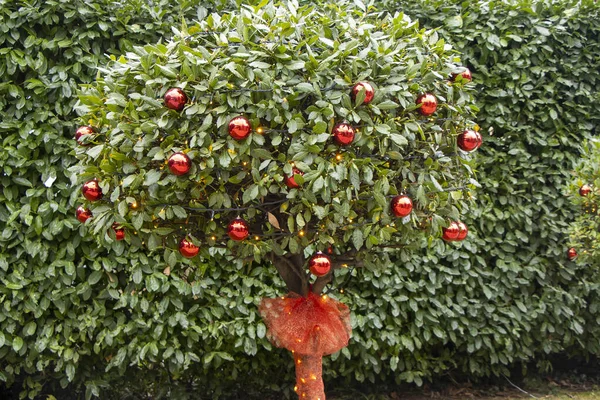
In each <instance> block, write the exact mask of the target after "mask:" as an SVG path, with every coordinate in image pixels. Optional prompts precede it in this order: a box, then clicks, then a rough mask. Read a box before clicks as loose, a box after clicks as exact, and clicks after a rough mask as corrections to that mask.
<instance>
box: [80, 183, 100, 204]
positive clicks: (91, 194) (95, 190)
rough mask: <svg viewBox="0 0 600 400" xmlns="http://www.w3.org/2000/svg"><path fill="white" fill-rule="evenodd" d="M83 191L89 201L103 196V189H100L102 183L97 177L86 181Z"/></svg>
mask: <svg viewBox="0 0 600 400" xmlns="http://www.w3.org/2000/svg"><path fill="white" fill-rule="evenodd" d="M81 193H83V197H85V198H86V199H88V200H89V201H96V200H100V199H101V198H102V189H100V185H99V184H98V181H97V180H96V179H93V180H91V181H87V182H86V183H84V184H83V187H82V188H81Z"/></svg>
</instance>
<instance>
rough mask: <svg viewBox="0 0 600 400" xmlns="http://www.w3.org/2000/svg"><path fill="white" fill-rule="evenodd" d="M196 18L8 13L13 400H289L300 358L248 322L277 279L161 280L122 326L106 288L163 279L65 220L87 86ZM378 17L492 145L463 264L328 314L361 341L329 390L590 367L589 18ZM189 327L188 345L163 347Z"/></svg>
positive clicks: (534, 9)
mask: <svg viewBox="0 0 600 400" xmlns="http://www.w3.org/2000/svg"><path fill="white" fill-rule="evenodd" d="M199 3H200V2H197V1H196V2H182V3H179V6H173V5H172V4H171V2H167V1H160V2H153V3H152V5H145V4H146V3H145V2H141V1H140V2H136V1H127V2H123V3H118V4H117V3H113V2H111V1H99V0H96V1H94V2H93V3H91V2H84V1H66V0H64V1H50V2H48V1H46V2H42V1H37V2H30V3H28V4H29V5H25V4H21V3H18V2H16V1H3V0H0V75H1V76H3V77H4V80H3V83H2V84H0V94H1V96H0V102H1V103H2V111H1V114H0V116H1V118H0V135H1V136H0V140H1V141H2V148H1V149H0V165H1V166H2V170H3V174H2V176H0V183H1V187H2V190H1V191H0V232H1V234H0V249H1V250H0V282H1V283H2V284H1V285H0V304H1V307H0V380H2V381H5V382H6V384H8V385H10V384H13V383H14V382H16V385H15V386H16V387H17V390H19V389H18V388H19V387H21V386H22V387H23V388H24V390H26V391H28V392H29V394H30V395H31V396H33V395H34V394H35V393H36V392H38V391H40V390H42V385H45V386H44V389H43V390H44V391H46V392H49V393H50V392H54V391H55V390H58V389H56V388H55V387H54V385H53V383H56V382H60V384H61V385H62V386H68V385H69V382H71V384H70V386H68V388H69V390H70V391H72V392H75V391H76V390H80V392H79V393H80V394H81V395H83V394H84V393H86V394H87V395H89V396H91V395H92V394H98V393H99V392H100V391H101V390H104V393H105V394H104V396H105V397H106V396H108V395H110V393H118V395H116V397H117V398H123V397H124V396H126V395H128V396H130V397H134V398H140V397H143V396H142V395H141V394H140V393H149V394H151V395H153V396H155V397H160V395H161V394H162V395H170V396H171V398H182V397H184V396H186V395H189V396H191V397H193V398H198V396H203V395H206V396H207V397H216V396H218V395H219V394H220V393H222V392H223V393H225V392H227V393H235V392H236V391H244V393H246V394H247V396H251V395H252V394H253V393H266V392H267V391H268V390H269V389H272V390H274V391H275V392H276V393H280V391H281V390H285V391H286V393H289V391H290V389H291V388H290V387H289V386H290V384H291V382H292V381H293V379H292V371H293V369H292V363H291V358H289V355H288V354H286V352H285V351H283V350H282V351H280V350H272V349H271V346H270V345H269V344H268V343H267V341H266V339H265V338H264V329H263V327H262V325H261V323H260V321H259V318H258V316H257V313H256V304H257V303H258V299H259V298H260V297H262V296H271V295H273V294H274V292H273V291H274V290H276V289H277V288H282V287H283V285H282V284H281V282H279V281H277V280H275V282H272V281H271V279H276V278H274V276H275V274H274V273H273V271H270V270H268V269H266V268H253V269H251V270H249V269H247V268H244V267H243V266H241V265H235V266H217V265H205V266H203V268H204V269H205V279H204V280H203V281H202V282H200V284H199V286H198V290H197V292H195V293H193V294H192V296H181V295H179V294H178V292H177V285H178V283H177V282H176V281H173V280H172V279H171V278H170V277H169V276H167V275H166V274H163V275H164V276H162V277H161V284H162V283H164V282H169V285H168V286H169V289H168V290H167V291H166V292H165V295H164V296H163V298H162V299H160V300H159V299H154V301H152V302H150V301H148V300H147V299H142V300H141V301H140V303H139V304H137V305H135V307H133V308H128V307H121V306H120V304H119V293H118V292H116V293H115V292H111V291H109V290H108V289H109V286H110V280H111V279H112V277H111V275H110V271H111V270H112V269H114V268H116V267H117V266H118V265H119V264H126V263H138V264H139V265H140V266H141V268H142V269H143V271H144V273H145V274H150V275H154V274H156V272H157V271H163V267H164V266H160V265H151V266H150V265H148V264H147V263H146V260H145V259H144V255H142V254H127V253H124V254H109V253H106V252H104V251H100V250H98V247H97V246H96V245H95V244H94V242H93V241H92V240H91V238H88V237H82V236H81V233H80V230H79V228H78V223H77V221H76V220H75V218H74V210H75V207H76V205H77V204H78V197H79V191H78V187H76V188H71V187H70V181H69V179H68V178H67V176H66V169H67V168H68V167H69V166H70V165H72V163H73V162H74V160H73V158H72V156H71V151H72V146H73V133H74V129H75V126H76V124H75V115H74V114H73V112H72V108H73V105H74V103H75V100H76V98H75V93H76V90H77V88H78V85H79V84H81V83H85V82H90V81H91V80H93V79H94V77H95V67H96V66H97V65H98V64H101V63H102V62H103V60H104V59H105V54H107V53H108V54H115V55H116V56H117V57H118V55H119V54H120V53H122V52H123V51H124V50H126V49H128V48H130V46H131V45H132V44H134V43H139V44H142V43H153V42H155V41H156V40H158V38H160V37H161V36H163V35H164V36H169V35H171V32H172V30H171V28H172V27H173V26H175V27H178V26H179V24H180V21H181V20H182V18H183V19H187V20H188V21H189V23H191V21H193V19H195V18H197V17H198V4H199ZM202 4H206V2H202ZM205 6H206V5H205ZM224 6H229V4H225V3H220V2H219V3H218V4H216V6H215V7H217V8H222V7H224ZM386 6H388V7H389V8H390V9H392V10H397V9H402V10H403V11H404V12H406V13H407V14H409V15H414V16H415V17H417V18H419V19H420V21H421V23H422V24H423V25H424V26H427V27H431V28H436V29H438V30H439V31H438V34H439V35H440V36H441V37H444V38H446V40H447V41H448V42H450V43H454V44H455V47H456V48H457V49H458V50H459V51H460V52H462V53H463V56H462V58H463V62H465V63H466V64H467V65H469V66H470V67H471V70H472V71H473V75H474V81H475V83H476V84H477V85H478V89H479V92H480V94H479V97H478V100H479V102H480V108H481V110H482V111H481V113H480V115H479V120H480V125H481V126H482V131H483V132H484V133H485V135H484V146H483V147H482V149H481V150H480V151H481V154H480V171H479V177H478V178H479V181H480V182H481V183H482V185H483V188H482V189H480V190H479V192H478V193H477V196H478V201H479V204H480V208H479V209H477V210H475V211H474V212H473V215H472V220H471V221H468V223H469V226H470V227H471V233H470V240H469V241H467V242H465V243H464V244H463V245H462V246H461V247H459V248H456V245H452V246H447V245H445V244H444V243H442V242H441V241H434V242H433V243H432V245H431V247H430V248H424V249H423V250H422V251H421V252H417V253H414V254H412V255H411V256H410V257H405V258H404V259H400V260H398V264H399V266H400V267H395V268H385V267H384V268H382V269H380V270H373V271H371V270H361V271H358V272H356V273H355V275H356V276H355V277H354V278H353V279H352V280H351V281H350V283H349V285H348V286H347V287H346V288H345V289H346V290H345V293H344V294H343V295H342V294H340V295H339V296H338V297H339V298H341V299H342V300H343V301H344V302H346V303H347V304H348V305H350V307H351V308H352V310H353V314H354V324H355V328H354V336H353V339H352V341H351V344H350V346H349V347H348V349H346V350H344V351H343V352H341V353H340V354H339V355H336V356H333V357H331V358H330V359H328V360H329V361H326V364H325V368H324V370H325V371H326V373H325V379H326V381H327V380H332V379H333V378H335V377H338V378H339V379H340V380H344V381H351V382H355V381H363V380H368V381H382V380H386V381H409V382H411V381H414V382H416V383H418V384H420V383H421V382H422V380H423V379H431V378H435V377H438V376H439V375H441V374H443V373H445V372H447V371H456V372H464V373H468V374H470V375H471V376H485V375H488V374H494V373H495V374H500V373H508V368H509V367H510V366H514V365H515V363H519V362H521V361H525V360H532V359H535V360H539V362H540V366H541V367H547V366H548V365H547V364H546V362H545V360H546V357H547V356H548V355H550V354H554V353H563V352H567V353H569V354H583V355H597V354H599V353H600V345H599V343H600V304H599V303H598V298H599V296H598V294H599V293H598V291H599V289H598V287H599V280H600V279H599V278H598V276H597V274H596V275H593V274H592V273H591V272H592V270H591V269H590V268H589V267H588V266H586V265H577V264H575V263H570V262H568V261H567V258H566V255H565V252H566V248H567V235H566V233H567V232H566V231H567V225H568V223H569V222H570V221H571V219H572V218H573V206H572V205H571V204H570V201H569V199H568V197H567V196H566V195H565V193H564V188H565V186H566V184H567V180H568V178H569V174H570V171H571V169H572V168H573V164H574V162H576V161H577V160H578V158H579V152H580V149H579V145H580V142H581V141H582V139H584V138H588V137H590V136H591V135H592V132H593V129H594V127H595V126H597V125H598V120H599V119H600V106H599V105H598V104H599V100H600V98H599V94H598V93H599V92H600V90H599V89H600V77H599V76H598V71H599V70H600V57H599V56H598V54H600V42H599V41H600V16H599V15H598V14H599V9H600V6H598V5H597V4H595V3H594V2H593V1H592V0H586V1H582V2H574V1H573V2H570V1H566V2H550V1H546V2H543V1H542V2H535V3H531V2H509V3H507V2H504V1H483V2H464V3H463V2H460V1H455V0H453V1H445V2H441V1H425V0H423V1H418V2H414V4H413V3H410V2H404V1H403V2H401V3H392V2H390V3H386ZM378 7H381V6H380V5H378ZM200 14H202V11H201V12H200ZM492 132H493V134H492ZM97 271H101V273H100V274H98V273H97ZM157 279H158V278H157ZM196 297H197V298H196ZM594 299H595V300H594ZM181 302H184V303H185V304H186V307H181V304H180V303H181ZM190 304H193V305H192V306H191V307H187V305H190ZM136 313H138V314H139V315H143V318H139V319H135V318H133V317H132V315H135V314H136ZM182 321H187V323H189V324H190V326H192V327H194V328H193V329H192V330H191V331H195V333H192V334H190V333H188V332H189V331H190V330H186V333H182V332H181V331H180V330H178V329H176V328H174V327H175V325H177V324H179V323H182ZM157 338H159V339H157ZM160 360H164V362H161V361H160ZM286 363H287V364H286ZM286 367H287V368H286ZM284 370H285V371H287V372H285V373H284V372H281V371H284ZM121 374H125V377H124V378H121V377H120V375H121ZM123 379H125V380H123ZM123 382H127V385H123V384H122V383H123ZM328 386H329V387H330V388H334V385H331V384H330V385H328ZM142 388H143V390H142ZM278 396H280V395H278Z"/></svg>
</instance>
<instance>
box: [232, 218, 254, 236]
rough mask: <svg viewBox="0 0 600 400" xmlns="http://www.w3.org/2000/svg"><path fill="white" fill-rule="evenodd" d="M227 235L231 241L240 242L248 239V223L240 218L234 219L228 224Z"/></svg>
mask: <svg viewBox="0 0 600 400" xmlns="http://www.w3.org/2000/svg"><path fill="white" fill-rule="evenodd" d="M227 234H228V235H229V237H230V238H231V240H236V241H241V240H244V239H246V238H247V237H248V235H249V234H250V228H249V227H248V223H247V222H246V221H244V220H243V219H241V218H236V219H234V220H233V221H231V222H230V223H229V226H228V227H227Z"/></svg>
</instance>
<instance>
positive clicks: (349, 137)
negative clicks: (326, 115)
mask: <svg viewBox="0 0 600 400" xmlns="http://www.w3.org/2000/svg"><path fill="white" fill-rule="evenodd" d="M354 134H355V131H354V128H353V127H352V125H350V124H347V123H345V122H342V123H339V124H337V125H336V126H334V127H333V138H334V139H335V141H336V142H337V144H339V145H340V146H347V145H349V144H350V143H352V142H353V141H354Z"/></svg>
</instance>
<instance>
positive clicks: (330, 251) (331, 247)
mask: <svg viewBox="0 0 600 400" xmlns="http://www.w3.org/2000/svg"><path fill="white" fill-rule="evenodd" d="M327 254H329V255H331V254H333V246H329V247H327Z"/></svg>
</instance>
